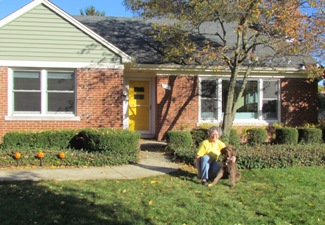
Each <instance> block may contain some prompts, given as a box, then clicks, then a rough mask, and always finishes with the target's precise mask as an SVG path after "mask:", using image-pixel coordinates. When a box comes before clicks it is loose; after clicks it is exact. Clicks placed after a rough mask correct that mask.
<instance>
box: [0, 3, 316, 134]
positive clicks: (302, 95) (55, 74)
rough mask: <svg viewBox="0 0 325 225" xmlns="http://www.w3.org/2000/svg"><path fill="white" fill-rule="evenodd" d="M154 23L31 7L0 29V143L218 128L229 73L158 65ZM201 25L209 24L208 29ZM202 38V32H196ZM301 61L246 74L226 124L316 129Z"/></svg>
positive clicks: (312, 94) (312, 96)
mask: <svg viewBox="0 0 325 225" xmlns="http://www.w3.org/2000/svg"><path fill="white" fill-rule="evenodd" d="M154 22H155V21H154V20H151V21H149V20H144V19H140V18H112V17H87V16H76V17H72V16H70V15H68V14H67V13H66V12H64V11H63V10H61V9H60V8H58V7H57V6H55V5H54V4H53V3H51V2H49V1H47V0H34V1H32V2H31V3H30V4H28V5H26V6H25V7H23V8H21V9H19V10H17V11H16V12H14V13H13V14H11V15H9V16H8V17H6V18H4V19H3V20H2V21H0V38H1V42H0V99H1V101H0V137H2V136H3V135H4V134H5V133H6V132H10V131H17V130H35V131H36V130H49V129H75V128H85V127H110V128H120V129H130V130H138V131H139V132H140V133H141V134H142V137H143V138H156V139H157V140H162V139H164V137H165V133H166V132H167V131H168V130H171V129H180V128H194V127H197V126H198V125H200V124H202V123H212V122H213V123H218V122H220V121H221V120H222V112H223V108H224V99H225V96H226V94H227V90H226V87H227V82H228V79H229V71H227V69H226V68H225V69H220V70H217V71H216V70H215V67H214V66H197V65H178V64H174V63H170V62H164V61H163V57H162V55H161V54H160V52H159V48H158V46H157V43H155V42H154V40H153V38H152V36H150V35H149V34H148V32H146V31H147V30H146V28H148V27H149V26H150V23H154ZM209 26H211V24H210V25H209ZM205 29H206V30H207V31H208V30H209V29H208V26H207V27H206V28H205ZM302 59H303V58H299V57H292V58H283V59H282V58H280V59H278V64H277V65H278V66H277V69H276V70H274V69H272V68H271V66H267V65H264V66H261V67H258V68H255V70H254V71H253V72H252V74H251V76H250V78H249V81H248V86H247V89H246V91H245V94H244V95H243V98H242V100H241V101H240V105H239V109H238V113H237V114H236V118H235V121H234V124H235V125H241V126H247V125H249V126H262V125H268V124H272V123H284V124H286V125H291V126H300V125H303V124H304V123H316V122H317V107H318V102H317V83H316V82H309V81H308V80H307V79H306V78H305V77H306V76H305V73H304V71H303V70H301V69H300V67H299V65H301V63H302Z"/></svg>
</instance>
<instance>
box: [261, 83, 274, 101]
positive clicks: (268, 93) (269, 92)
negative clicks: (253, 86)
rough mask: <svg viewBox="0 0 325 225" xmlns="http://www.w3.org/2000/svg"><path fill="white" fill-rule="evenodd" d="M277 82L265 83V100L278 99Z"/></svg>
mask: <svg viewBox="0 0 325 225" xmlns="http://www.w3.org/2000/svg"><path fill="white" fill-rule="evenodd" d="M277 83H278V82H277V81H264V82H263V98H277V90H278V87H277V86H278V85H277Z"/></svg>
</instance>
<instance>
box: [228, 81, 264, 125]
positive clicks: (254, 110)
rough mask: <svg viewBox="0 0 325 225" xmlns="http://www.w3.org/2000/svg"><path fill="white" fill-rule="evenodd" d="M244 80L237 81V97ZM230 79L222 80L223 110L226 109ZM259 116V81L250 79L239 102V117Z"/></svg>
mask: <svg viewBox="0 0 325 225" xmlns="http://www.w3.org/2000/svg"><path fill="white" fill-rule="evenodd" d="M241 85H242V81H237V83H236V87H235V93H234V96H235V98H237V96H238V94H239V91H240V88H241ZM228 86H229V80H223V81H222V112H225V109H226V100H227V96H228ZM257 116H258V89H257V81H248V82H247V85H246V88H245V91H244V93H243V95H242V97H241V98H240V99H239V100H238V102H237V113H236V118H237V119H252V118H257Z"/></svg>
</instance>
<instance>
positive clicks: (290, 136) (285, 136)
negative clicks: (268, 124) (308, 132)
mask: <svg viewBox="0 0 325 225" xmlns="http://www.w3.org/2000/svg"><path fill="white" fill-rule="evenodd" d="M275 142H276V143H277V144H297V143H298V130H297V129H296V128H291V127H283V128H276V130H275Z"/></svg>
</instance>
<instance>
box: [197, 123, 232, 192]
mask: <svg viewBox="0 0 325 225" xmlns="http://www.w3.org/2000/svg"><path fill="white" fill-rule="evenodd" d="M208 135H209V139H207V140H204V141H203V142H202V143H201V144H200V147H199V149H198V152H197V156H196V166H197V169H198V178H199V179H202V181H201V183H202V184H203V185H205V186H207V185H208V180H209V178H210V179H214V178H215V177H216V176H217V174H218V172H219V170H220V169H221V164H220V163H218V162H217V159H218V158H219V155H220V151H221V149H222V148H224V147H225V146H226V145H225V143H223V142H222V141H220V140H219V138H220V137H221V135H222V130H221V128H220V127H217V126H213V127H211V128H210V129H209V130H208Z"/></svg>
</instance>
